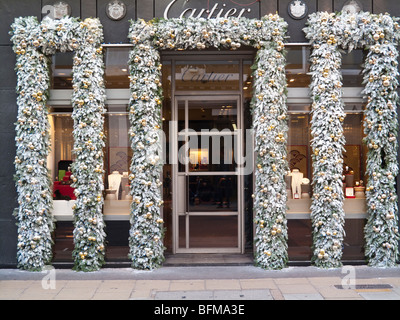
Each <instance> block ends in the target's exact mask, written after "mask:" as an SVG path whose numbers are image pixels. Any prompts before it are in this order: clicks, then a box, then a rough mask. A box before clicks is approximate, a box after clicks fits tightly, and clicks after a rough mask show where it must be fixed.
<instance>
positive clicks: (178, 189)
mask: <svg viewBox="0 0 400 320" xmlns="http://www.w3.org/2000/svg"><path fill="white" fill-rule="evenodd" d="M227 99H229V100H236V103H237V129H238V130H236V132H235V131H234V132H232V133H231V135H232V136H235V135H236V136H237V150H235V153H239V155H242V154H243V136H242V132H241V131H242V128H243V123H242V121H243V117H242V111H243V110H242V108H243V106H242V97H241V94H240V93H236V94H221V93H217V92H207V93H203V92H201V94H199V95H187V94H182V95H179V94H175V95H174V99H173V105H172V120H173V121H172V122H171V123H172V126H173V128H172V131H171V133H173V137H171V138H172V139H171V142H172V143H171V155H172V156H173V157H174V159H175V161H174V164H173V165H172V173H173V182H172V188H173V189H172V190H173V191H172V194H173V198H172V201H173V202H172V203H173V205H172V217H173V218H172V229H173V237H172V247H173V253H244V214H243V203H244V188H243V175H242V172H241V171H242V169H241V167H240V166H239V165H237V166H236V170H235V171H234V172H233V171H230V172H223V175H235V176H237V189H238V190H237V198H238V199H237V202H238V209H237V211H234V212H232V211H226V212H224V211H216V212H215V213H214V212H212V213H210V212H191V213H190V215H189V212H188V210H187V205H186V203H185V204H184V208H185V210H184V213H182V212H180V211H181V210H180V205H181V202H180V201H182V200H179V199H178V198H179V195H182V194H183V193H184V194H185V195H186V194H187V184H186V181H184V182H185V183H182V181H181V180H182V179H183V180H186V179H187V177H189V176H191V175H192V176H194V175H196V176H198V175H207V176H217V175H221V172H220V171H207V172H189V171H188V166H187V165H185V172H179V169H178V161H177V160H178V159H177V158H178V127H177V123H178V121H177V119H178V101H182V100H183V101H185V131H184V133H180V135H182V136H185V143H186V142H187V139H186V138H187V137H188V136H189V135H190V133H189V132H188V131H187V130H186V129H187V128H188V107H189V101H198V100H209V101H216V100H217V101H218V100H227ZM210 129H211V128H210ZM197 134H199V135H201V134H202V133H201V132H197ZM206 135H213V133H212V132H208V133H207V134H206ZM214 135H217V136H222V135H223V133H214ZM184 201H185V202H187V197H186V196H185V197H184ZM196 215H202V216H205V215H211V216H214V215H219V216H221V215H236V216H237V217H238V235H237V247H213V248H207V247H205V248H190V247H189V235H190V230H189V219H190V216H196ZM180 216H186V218H185V220H186V221H185V224H186V238H185V244H186V246H185V248H180V247H179V217H180Z"/></svg>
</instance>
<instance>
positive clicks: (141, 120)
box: [129, 15, 288, 269]
mask: <svg viewBox="0 0 400 320" xmlns="http://www.w3.org/2000/svg"><path fill="white" fill-rule="evenodd" d="M286 29H287V24H286V22H284V21H283V20H282V19H281V18H280V17H279V16H277V15H268V16H265V17H263V18H262V19H261V20H254V19H246V18H233V17H229V18H217V19H202V18H200V19H192V18H187V19H186V18H184V19H167V20H164V19H161V20H158V19H157V20H153V21H149V22H145V21H143V20H138V21H132V23H131V27H130V32H129V38H130V39H131V42H132V43H133V44H134V47H133V49H132V52H131V55H130V83H131V98H130V106H129V108H130V109H129V114H130V123H131V128H130V137H131V145H132V149H133V158H132V162H131V168H130V169H131V173H130V180H131V193H132V196H133V203H132V210H131V230H130V257H131V259H132V267H133V268H137V269H153V268H156V267H159V266H160V264H161V263H162V261H163V260H164V256H163V251H164V247H163V226H162V224H163V220H162V219H161V216H160V211H161V210H160V206H161V205H162V203H163V201H162V197H161V190H160V186H161V182H160V180H159V179H160V177H161V172H162V155H161V154H160V152H161V151H160V150H161V149H160V144H161V142H160V135H159V134H158V132H159V130H161V104H162V89H161V64H160V55H159V50H164V49H167V50H168V49H170V50H199V49H205V48H208V47H215V48H219V49H230V50H235V49H238V48H239V47H241V46H242V45H245V46H252V47H255V48H257V49H258V53H257V58H256V63H255V66H254V69H255V70H254V84H253V85H254V93H253V101H252V110H253V119H254V120H253V126H254V135H255V151H256V152H257V160H256V165H257V168H256V174H255V177H256V181H255V185H256V187H255V193H254V210H255V223H256V234H255V247H256V252H255V263H256V264H257V265H258V266H261V267H263V268H268V269H280V268H283V267H284V266H285V264H286V262H287V227H286V198H287V196H286V188H285V182H284V181H285V179H284V176H285V174H286V172H287V168H288V165H287V159H286V137H287V129H288V127H287V114H286V112H287V107H286V91H285V88H286V77H285V70H284V67H285V57H284V54H283V51H284V45H283V41H284V37H285V33H286Z"/></svg>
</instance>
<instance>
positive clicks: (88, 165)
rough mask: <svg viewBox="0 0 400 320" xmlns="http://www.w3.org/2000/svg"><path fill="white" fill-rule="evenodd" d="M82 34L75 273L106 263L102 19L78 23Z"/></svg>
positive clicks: (76, 107)
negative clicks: (100, 20) (100, 21)
mask: <svg viewBox="0 0 400 320" xmlns="http://www.w3.org/2000/svg"><path fill="white" fill-rule="evenodd" d="M77 27H78V28H79V33H80V39H79V42H78V41H77V42H74V43H75V44H76V46H77V49H78V48H79V50H77V51H76V53H75V56H74V65H73V87H74V92H73V95H72V103H73V113H72V118H73V120H74V131H73V135H74V153H75V154H76V159H75V161H74V162H73V164H72V173H73V176H72V179H73V181H74V182H73V185H72V186H73V187H74V188H75V190H74V193H75V195H76V198H77V199H76V202H75V205H74V226H75V228H74V244H75V248H74V251H73V253H72V254H73V257H74V261H75V266H74V269H75V270H78V271H96V270H99V269H100V268H101V266H102V265H103V264H104V254H105V237H106V235H105V232H104V227H105V225H104V221H103V211H102V210H103V203H104V199H103V190H104V183H103V179H104V169H103V148H104V147H105V143H104V138H105V137H104V131H103V130H104V129H103V128H104V116H103V114H104V112H105V109H104V102H105V88H104V83H103V74H104V65H103V54H102V47H101V43H102V41H103V32H102V27H101V25H100V23H99V21H98V20H97V19H87V20H85V21H82V22H80V23H79V24H77Z"/></svg>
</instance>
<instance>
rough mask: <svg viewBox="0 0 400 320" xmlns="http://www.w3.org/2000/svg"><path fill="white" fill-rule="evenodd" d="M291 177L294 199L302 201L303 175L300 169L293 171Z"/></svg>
mask: <svg viewBox="0 0 400 320" xmlns="http://www.w3.org/2000/svg"><path fill="white" fill-rule="evenodd" d="M291 176H292V194H293V199H301V182H302V180H303V173H301V172H300V170H299V169H293V170H292V173H291Z"/></svg>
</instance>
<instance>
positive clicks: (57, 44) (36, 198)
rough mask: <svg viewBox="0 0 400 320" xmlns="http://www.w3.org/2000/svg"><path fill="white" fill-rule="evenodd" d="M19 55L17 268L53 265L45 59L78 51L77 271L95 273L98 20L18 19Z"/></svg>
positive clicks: (100, 102) (99, 250)
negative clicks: (58, 52)
mask: <svg viewBox="0 0 400 320" xmlns="http://www.w3.org/2000/svg"><path fill="white" fill-rule="evenodd" d="M11 34H12V38H11V39H12V41H13V43H14V47H13V49H14V51H15V53H16V54H17V64H16V71H17V79H18V83H17V94H18V97H17V105H18V121H17V123H16V145H17V155H16V157H15V169H16V180H17V192H18V205H19V207H18V208H17V209H16V210H15V216H16V220H17V225H18V253H17V258H18V267H19V268H21V269H26V270H31V271H39V270H41V269H43V267H44V266H45V265H46V264H49V263H51V258H52V240H51V233H52V231H53V228H54V224H53V218H52V216H51V209H52V187H51V179H50V176H49V171H48V169H47V156H48V154H49V148H50V141H49V129H50V126H49V122H48V111H47V106H46V101H47V97H48V94H49V92H48V90H49V83H50V80H49V59H48V56H50V55H53V54H55V53H56V52H57V51H61V52H65V51H75V53H76V54H75V57H74V67H73V71H74V76H73V87H74V93H73V97H72V105H73V107H74V112H73V115H72V117H73V119H74V133H73V134H74V139H75V142H74V152H75V154H76V161H75V163H74V164H73V168H72V170H73V176H71V177H72V179H73V181H74V183H73V187H75V194H76V196H77V200H76V204H75V206H74V223H75V229H74V242H75V250H74V253H73V255H74V258H75V269H76V270H83V271H92V270H97V269H99V268H100V266H101V265H102V264H103V262H104V238H105V234H104V231H103V228H104V223H103V218H102V203H103V198H102V192H103V189H104V187H103V173H104V172H103V154H102V148H103V147H104V143H103V137H104V134H103V123H104V121H103V115H102V113H103V112H104V101H105V94H104V93H105V91H104V83H103V57H102V54H101V47H100V43H101V42H102V41H103V32H102V27H101V24H100V22H99V20H98V19H86V20H84V21H79V20H78V19H76V18H70V17H65V18H62V19H60V20H52V19H50V18H45V19H43V21H42V22H40V23H39V22H38V21H37V18H36V17H26V18H17V19H15V22H14V23H13V25H12V32H11Z"/></svg>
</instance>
